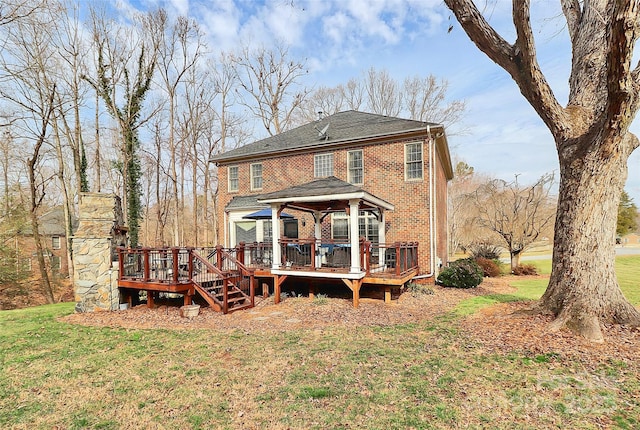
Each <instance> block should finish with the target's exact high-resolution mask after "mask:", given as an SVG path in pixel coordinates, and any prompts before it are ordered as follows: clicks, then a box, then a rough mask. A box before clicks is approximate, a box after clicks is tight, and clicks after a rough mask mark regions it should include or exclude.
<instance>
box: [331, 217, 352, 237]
mask: <svg viewBox="0 0 640 430" xmlns="http://www.w3.org/2000/svg"><path fill="white" fill-rule="evenodd" d="M331 236H332V238H333V239H335V240H348V239H349V218H348V217H347V214H346V213H344V212H336V213H335V214H333V223H332V226H331Z"/></svg>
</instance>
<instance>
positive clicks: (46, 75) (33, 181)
mask: <svg viewBox="0 0 640 430" xmlns="http://www.w3.org/2000/svg"><path fill="white" fill-rule="evenodd" d="M60 12H61V9H60V7H59V5H58V4H56V3H53V4H51V5H50V7H49V8H47V9H40V8H38V9H37V10H36V9H34V10H32V11H31V12H29V14H28V15H27V16H25V17H22V18H21V19H17V20H12V21H10V23H7V24H6V25H5V26H3V29H7V30H8V31H7V33H6V34H7V39H6V43H5V45H4V50H3V55H2V57H1V63H0V81H2V82H5V83H7V85H2V86H0V95H1V96H2V97H3V98H4V99H5V101H6V102H8V103H11V104H13V106H15V110H16V112H19V116H17V117H16V118H14V121H15V124H16V131H17V133H18V136H19V137H20V138H22V140H24V141H25V142H32V143H33V146H30V147H29V150H30V151H29V155H28V156H27V160H26V161H27V163H26V165H27V175H28V178H29V210H30V219H31V228H32V234H33V238H34V241H35V246H36V257H37V259H38V268H39V271H40V283H41V287H42V292H43V294H44V296H45V298H46V300H47V302H49V303H53V302H54V301H55V298H54V293H53V288H52V286H51V281H50V278H49V274H48V270H47V262H46V261H45V253H44V247H43V245H42V242H41V236H40V231H39V228H40V227H39V215H40V207H41V203H42V201H43V199H44V197H45V195H46V190H47V186H48V185H49V183H50V179H51V177H50V176H49V175H48V174H45V173H44V172H45V170H47V169H46V168H45V164H47V162H48V161H47V159H46V156H47V155H48V154H47V151H46V149H47V148H46V146H47V144H48V142H47V138H48V130H49V127H50V125H51V123H52V121H53V120H54V119H53V115H54V111H55V109H56V103H57V100H59V98H58V97H59V92H58V89H57V86H56V81H58V80H59V67H58V65H59V63H58V61H59V57H57V56H56V52H55V49H54V48H53V45H54V44H53V40H54V38H53V33H54V31H55V22H56V17H59V16H60Z"/></svg>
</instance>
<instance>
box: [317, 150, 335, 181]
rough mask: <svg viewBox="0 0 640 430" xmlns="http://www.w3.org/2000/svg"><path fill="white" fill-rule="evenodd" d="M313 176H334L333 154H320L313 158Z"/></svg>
mask: <svg viewBox="0 0 640 430" xmlns="http://www.w3.org/2000/svg"><path fill="white" fill-rule="evenodd" d="M313 176H314V177H316V178H326V177H327V176H333V154H332V153H331V154H318V155H316V156H315V157H314V158H313Z"/></svg>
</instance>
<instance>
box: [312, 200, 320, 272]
mask: <svg viewBox="0 0 640 430" xmlns="http://www.w3.org/2000/svg"><path fill="white" fill-rule="evenodd" d="M321 218H322V213H320V212H318V211H314V212H313V221H314V231H313V232H314V237H315V239H316V256H315V257H314V258H315V259H316V267H322V255H320V245H321V244H322V224H321V223H320V219H321Z"/></svg>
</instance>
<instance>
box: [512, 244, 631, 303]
mask: <svg viewBox="0 0 640 430" xmlns="http://www.w3.org/2000/svg"><path fill="white" fill-rule="evenodd" d="M524 263H526V264H533V265H534V266H536V267H537V268H538V271H539V273H540V274H542V275H549V274H550V273H551V260H549V259H547V260H533V261H526V262H524ZM616 274H617V276H618V284H620V289H621V290H622V292H623V294H624V296H625V297H626V298H627V300H629V301H630V302H631V303H633V304H634V305H635V306H639V307H640V282H639V280H640V255H626V256H620V257H616ZM547 284H548V279H527V280H522V281H514V282H512V283H511V285H513V286H514V287H516V288H518V294H519V295H522V297H523V298H527V299H539V298H540V297H541V296H542V294H543V293H544V290H545V289H546V288H547Z"/></svg>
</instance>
